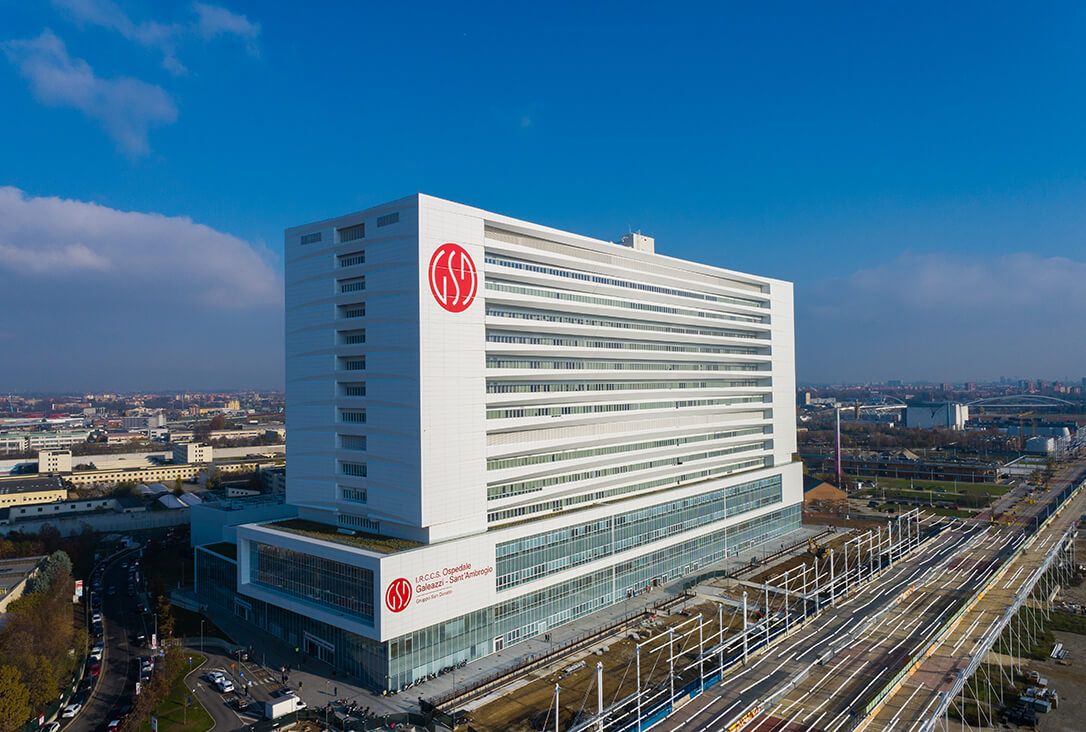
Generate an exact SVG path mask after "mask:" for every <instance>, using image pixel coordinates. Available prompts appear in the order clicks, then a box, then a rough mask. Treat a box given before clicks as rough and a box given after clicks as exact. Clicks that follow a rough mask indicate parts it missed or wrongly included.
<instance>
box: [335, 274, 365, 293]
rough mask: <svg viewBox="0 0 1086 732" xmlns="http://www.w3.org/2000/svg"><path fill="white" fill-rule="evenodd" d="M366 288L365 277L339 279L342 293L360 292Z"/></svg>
mask: <svg viewBox="0 0 1086 732" xmlns="http://www.w3.org/2000/svg"><path fill="white" fill-rule="evenodd" d="M365 289H366V278H365V277H353V278H351V279H349V280H339V292H340V294H341V295H343V294H346V293H348V292H360V291H362V290H365Z"/></svg>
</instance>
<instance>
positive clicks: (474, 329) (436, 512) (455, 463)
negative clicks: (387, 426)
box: [418, 197, 486, 541]
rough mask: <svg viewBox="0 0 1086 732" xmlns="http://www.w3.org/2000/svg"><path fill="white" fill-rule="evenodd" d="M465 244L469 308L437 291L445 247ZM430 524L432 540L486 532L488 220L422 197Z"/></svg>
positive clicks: (426, 517) (425, 514)
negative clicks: (449, 302) (435, 273)
mask: <svg viewBox="0 0 1086 732" xmlns="http://www.w3.org/2000/svg"><path fill="white" fill-rule="evenodd" d="M446 243H453V244H456V245H459V246H460V247H463V248H464V250H466V251H467V253H468V255H469V256H470V257H471V259H472V260H473V262H474V265H475V272H476V274H475V278H474V281H475V284H476V286H477V290H476V295H475V298H474V300H473V301H472V302H471V303H470V304H469V305H468V307H467V309H465V310H463V311H462V312H450V311H449V310H446V309H445V308H443V307H442V306H441V305H440V304H439V303H438V300H437V298H436V297H435V296H434V294H433V293H432V292H431V287H430V282H429V269H430V261H431V258H432V257H433V256H434V253H435V252H436V251H437V250H438V248H439V247H441V246H442V245H444V244H446ZM419 264H420V266H419V269H418V292H419V299H420V303H419V316H420V317H419V320H420V322H419V336H420V345H419V351H420V354H421V356H420V368H419V387H420V409H421V414H422V496H421V498H422V523H423V525H424V526H426V527H428V528H429V532H430V540H431V541H441V540H444V539H449V538H452V537H455V536H464V535H467V534H472V533H476V532H480V531H484V530H485V529H486V490H485V485H486V460H485V457H484V456H485V454H486V401H485V396H486V379H485V373H484V371H485V369H484V364H485V358H486V354H485V338H484V335H485V334H484V313H485V308H484V302H483V300H484V298H483V286H482V284H483V283H482V281H481V280H482V275H483V269H482V267H483V220H482V219H481V218H480V217H479V216H477V215H473V212H471V211H470V210H467V211H466V210H465V209H464V207H463V206H458V205H456V204H452V203H448V202H446V201H441V200H439V199H434V198H429V197H422V198H421V199H420V206H419Z"/></svg>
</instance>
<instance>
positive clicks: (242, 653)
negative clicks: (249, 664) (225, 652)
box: [230, 648, 249, 661]
mask: <svg viewBox="0 0 1086 732" xmlns="http://www.w3.org/2000/svg"><path fill="white" fill-rule="evenodd" d="M230 657H231V658H235V659H237V660H238V661H248V660H249V652H248V651H247V650H245V649H244V648H235V649H234V650H232V651H230Z"/></svg>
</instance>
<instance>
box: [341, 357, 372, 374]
mask: <svg viewBox="0 0 1086 732" xmlns="http://www.w3.org/2000/svg"><path fill="white" fill-rule="evenodd" d="M337 360H338V362H339V370H340V371H365V370H366V357H365V356H340V357H339V359H337Z"/></svg>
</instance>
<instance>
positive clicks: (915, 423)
mask: <svg viewBox="0 0 1086 732" xmlns="http://www.w3.org/2000/svg"><path fill="white" fill-rule="evenodd" d="M968 421H969V407H968V406H967V405H965V404H958V403H956V402H931V403H927V402H925V403H916V404H913V403H910V404H909V406H908V408H907V409H906V410H905V426H906V427H917V428H920V429H931V428H933V427H943V428H945V429H951V430H964V429H965V423H966V422H968Z"/></svg>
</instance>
